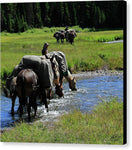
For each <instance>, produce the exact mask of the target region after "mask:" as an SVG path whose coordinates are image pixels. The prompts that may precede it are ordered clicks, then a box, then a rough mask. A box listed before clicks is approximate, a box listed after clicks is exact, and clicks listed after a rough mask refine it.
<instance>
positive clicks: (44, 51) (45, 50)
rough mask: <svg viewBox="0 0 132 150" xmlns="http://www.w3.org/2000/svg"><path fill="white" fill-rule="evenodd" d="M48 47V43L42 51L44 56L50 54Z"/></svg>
mask: <svg viewBox="0 0 132 150" xmlns="http://www.w3.org/2000/svg"><path fill="white" fill-rule="evenodd" d="M48 46H49V44H48V43H47V42H46V43H44V46H43V49H42V55H45V54H47V53H48Z"/></svg>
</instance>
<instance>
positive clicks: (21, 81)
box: [16, 69, 39, 121]
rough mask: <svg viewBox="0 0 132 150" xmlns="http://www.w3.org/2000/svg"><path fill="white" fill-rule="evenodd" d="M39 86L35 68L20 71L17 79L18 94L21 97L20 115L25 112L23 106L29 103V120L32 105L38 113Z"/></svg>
mask: <svg viewBox="0 0 132 150" xmlns="http://www.w3.org/2000/svg"><path fill="white" fill-rule="evenodd" d="M38 88H39V85H38V76H37V74H36V73H35V72H34V71H33V70H31V69H24V70H22V71H20V72H19V74H18V75H17V79H16V91H17V96H18V97H19V104H20V106H19V109H20V116H22V113H23V106H24V105H26V104H27V105H28V119H29V121H30V111H31V107H33V108H34V111H35V113H34V116H35V115H36V111H37V104H36V98H37V95H38ZM28 98H29V102H28Z"/></svg>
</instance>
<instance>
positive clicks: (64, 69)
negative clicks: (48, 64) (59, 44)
mask: <svg viewBox="0 0 132 150" xmlns="http://www.w3.org/2000/svg"><path fill="white" fill-rule="evenodd" d="M48 46H49V44H48V43H44V46H43V49H42V55H45V57H46V58H51V57H53V56H54V57H55V59H56V61H57V62H58V64H59V72H60V84H61V85H62V79H63V77H65V78H66V79H67V80H68V82H69V87H70V89H71V90H72V91H76V90H77V88H76V81H75V78H72V76H71V74H70V72H69V70H68V65H67V62H66V58H65V55H64V53H63V52H60V51H52V52H50V53H49V52H48Z"/></svg>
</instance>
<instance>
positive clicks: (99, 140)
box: [1, 99, 123, 145]
mask: <svg viewBox="0 0 132 150" xmlns="http://www.w3.org/2000/svg"><path fill="white" fill-rule="evenodd" d="M1 141H2V142H31V143H32V142H34V143H79V144H118V145H121V144H123V103H122V102H120V103H119V102H117V100H115V99H113V100H111V101H109V102H103V103H100V104H99V105H98V106H96V107H95V109H94V110H93V112H92V113H90V114H87V113H85V114H83V113H81V112H80V111H77V110H75V111H73V112H72V113H69V114H65V115H63V116H61V117H60V118H59V120H58V121H57V122H54V123H53V122H52V123H50V122H48V123H47V124H45V125H43V124H42V123H38V122H37V123H34V124H31V125H29V124H27V123H24V122H21V123H18V124H16V125H15V126H14V127H13V128H12V129H11V130H9V131H5V132H4V133H2V134H1Z"/></svg>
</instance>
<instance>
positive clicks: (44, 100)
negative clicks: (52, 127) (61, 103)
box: [42, 90, 49, 112]
mask: <svg viewBox="0 0 132 150" xmlns="http://www.w3.org/2000/svg"><path fill="white" fill-rule="evenodd" d="M42 99H43V102H44V104H45V108H46V111H47V112H48V111H49V110H48V104H47V98H46V92H45V90H44V91H43V93H42Z"/></svg>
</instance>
